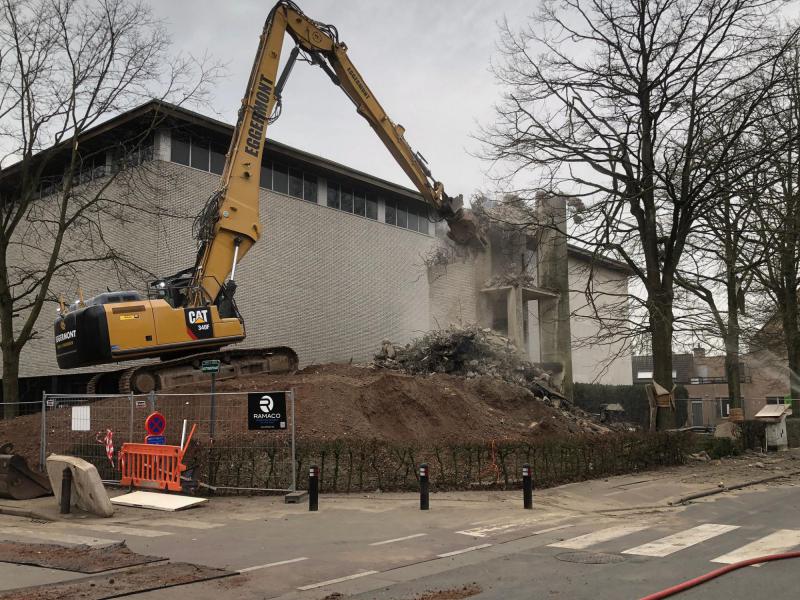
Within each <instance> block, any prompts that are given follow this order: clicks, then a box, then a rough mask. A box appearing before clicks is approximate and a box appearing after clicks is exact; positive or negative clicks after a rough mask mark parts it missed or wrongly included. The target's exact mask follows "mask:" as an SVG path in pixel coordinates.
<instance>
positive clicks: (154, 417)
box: [144, 411, 167, 445]
mask: <svg viewBox="0 0 800 600" xmlns="http://www.w3.org/2000/svg"><path fill="white" fill-rule="evenodd" d="M144 429H145V431H146V432H147V435H146V436H145V438H144V443H145V444H156V445H164V444H166V443H167V436H165V435H164V432H165V431H166V429H167V419H166V418H165V417H164V415H162V414H161V413H160V412H158V411H155V412H152V413H150V414H149V415H148V416H147V418H146V419H145V420H144Z"/></svg>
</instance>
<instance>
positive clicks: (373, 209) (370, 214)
mask: <svg viewBox="0 0 800 600" xmlns="http://www.w3.org/2000/svg"><path fill="white" fill-rule="evenodd" d="M367 218H368V219H372V220H373V221H377V220H378V201H377V200H374V199H373V198H370V197H367Z"/></svg>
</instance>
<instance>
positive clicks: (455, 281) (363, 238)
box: [12, 102, 631, 397]
mask: <svg viewBox="0 0 800 600" xmlns="http://www.w3.org/2000/svg"><path fill="white" fill-rule="evenodd" d="M154 121H157V122H158V124H157V125H156V126H155V127H154V128H153V131H152V133H149V134H147V135H145V134H143V133H142V132H146V131H147V130H148V127H150V126H151V125H152V123H153V122H154ZM232 130H233V128H232V127H231V126H230V125H227V124H225V123H221V122H219V121H216V120H214V119H210V118H207V117H205V116H202V115H199V114H197V113H194V112H191V111H188V110H186V109H182V108H178V107H174V106H170V105H165V104H163V103H156V102H151V103H148V104H145V105H143V106H141V107H139V108H137V109H135V110H132V111H129V112H127V113H125V114H122V115H119V116H118V117H116V118H114V119H112V120H110V121H108V122H107V123H105V124H104V125H101V126H98V127H96V128H95V129H94V130H92V131H90V132H88V133H87V134H86V135H85V136H84V137H85V139H84V140H82V142H81V144H82V145H81V147H82V148H84V149H85V151H86V153H87V156H89V155H92V152H93V153H94V154H93V155H92V156H93V158H92V159H91V160H89V159H88V158H87V160H86V161H84V162H85V167H84V168H83V169H82V171H81V174H80V177H81V179H80V180H81V182H82V185H85V186H97V185H102V184H103V181H104V178H105V177H106V176H107V175H108V173H109V172H110V171H111V170H113V169H116V168H119V165H120V164H123V166H124V168H125V170H126V173H127V174H128V176H127V179H128V180H129V181H130V180H134V179H136V178H141V179H143V180H145V179H146V180H148V181H149V184H148V185H146V186H144V185H141V186H138V188H136V189H135V190H133V189H131V188H129V187H126V188H125V189H124V190H123V189H117V188H118V187H119V186H118V185H117V183H116V182H115V183H114V184H112V186H110V187H109V189H108V190H107V193H108V194H109V195H112V196H114V195H116V196H119V197H120V198H121V199H124V200H125V202H124V203H121V204H124V205H125V207H124V208H123V209H120V210H121V211H122V213H124V214H122V216H121V218H114V219H110V218H109V217H108V216H104V217H103V222H102V223H101V226H102V227H101V228H102V231H103V236H104V239H105V241H107V242H108V243H109V244H111V245H112V246H114V247H115V248H117V249H118V250H119V251H120V252H121V253H123V254H127V255H128V256H129V257H130V258H131V259H132V260H134V261H135V262H136V263H137V264H138V265H141V266H143V267H144V268H145V269H146V270H148V271H149V272H150V275H142V274H138V275H137V274H135V273H134V274H129V275H128V276H127V278H126V281H123V282H121V281H120V279H121V276H120V273H119V269H116V268H114V267H112V266H108V265H106V266H103V265H98V264H93V265H89V266H81V265H77V266H76V267H75V269H74V270H72V271H71V272H70V273H67V274H65V275H62V276H61V277H59V278H58V279H57V280H55V281H54V282H53V285H52V286H51V290H52V291H53V292H54V293H63V294H64V296H65V298H69V299H71V298H75V297H77V294H78V289H79V288H80V290H82V292H83V293H84V294H85V295H86V296H87V297H88V296H91V295H94V294H97V293H100V292H103V291H105V290H106V288H107V287H109V288H111V289H119V288H120V286H121V285H122V287H128V288H130V289H133V288H137V289H144V288H145V286H146V283H147V281H148V280H152V279H153V275H158V276H164V275H169V274H172V273H174V272H176V271H178V270H180V269H182V268H185V267H189V266H191V265H192V264H193V263H194V257H195V253H196V245H195V241H194V239H193V236H192V218H191V217H193V216H194V215H196V214H197V213H198V212H199V211H200V209H201V208H202V206H203V203H204V201H205V200H206V198H207V197H208V196H209V195H210V194H211V193H212V192H213V191H214V189H215V188H216V186H217V185H218V182H219V175H220V174H221V172H222V169H223V165H224V161H225V156H224V155H225V152H226V151H227V148H228V143H229V140H230V136H231V133H232ZM137 136H138V137H139V138H141V139H140V140H139V143H138V144H137V147H136V150H135V151H133V152H130V151H126V153H125V155H124V156H123V157H122V162H121V163H120V157H119V156H116V155H115V150H114V148H117V147H122V146H124V144H122V140H131V139H135V138H137ZM142 140H144V141H142ZM264 157H265V159H264V162H263V165H262V168H261V187H262V192H261V198H260V202H261V206H260V210H261V219H262V223H263V233H262V238H261V240H260V242H259V243H258V244H257V245H256V246H255V247H254V248H253V250H251V252H250V253H249V254H248V255H247V257H246V258H245V260H244V261H243V262H242V263H241V265H240V266H239V269H238V270H237V282H238V283H239V290H238V292H237V297H236V298H237V304H238V306H239V309H240V312H241V313H242V315H243V317H244V319H245V323H246V327H247V339H246V341H245V342H244V343H243V345H246V346H248V347H260V346H277V345H286V346H291V347H292V348H294V349H295V350H296V351H297V353H298V355H299V357H300V361H301V365H307V364H312V363H319V362H329V361H349V360H352V361H354V362H363V361H367V360H369V359H370V358H371V357H372V355H373V354H374V352H375V351H376V350H377V349H378V348H379V346H380V342H381V340H383V339H390V340H392V341H393V342H396V343H405V342H407V341H409V340H410V339H412V338H414V337H416V336H419V335H420V334H422V333H424V332H425V331H426V330H429V329H432V328H440V327H446V326H448V325H449V324H458V323H480V324H482V325H483V326H487V327H494V328H496V329H499V330H501V331H502V332H504V333H507V334H508V335H509V336H510V337H512V338H513V339H515V341H517V342H518V343H519V344H520V345H521V346H522V347H524V348H525V349H527V351H528V353H529V355H530V356H531V358H532V359H533V360H539V359H540V358H542V357H541V352H540V325H539V317H540V315H541V314H543V313H542V310H541V309H542V307H540V306H539V304H540V301H541V302H542V304H543V305H544V304H545V303H546V302H547V301H550V302H551V304H552V303H553V302H556V303H564V302H567V299H566V298H565V296H567V295H569V296H571V297H572V301H573V303H574V304H575V305H580V304H581V303H580V294H579V293H578V292H574V293H572V294H562V295H561V296H559V295H558V294H554V292H553V291H552V290H547V289H540V288H537V287H536V285H535V284H536V283H537V279H536V277H537V268H536V264H537V262H536V253H537V249H536V247H535V244H534V238H533V237H530V236H528V237H526V238H525V240H524V243H523V245H522V247H521V248H520V250H519V252H520V253H521V254H520V256H519V257H517V256H511V257H509V256H508V252H507V248H505V247H504V248H502V251H501V247H500V244H497V245H496V244H490V245H489V247H488V248H487V249H485V250H477V249H470V250H468V249H464V248H458V247H455V246H453V245H452V243H450V242H449V240H447V239H446V236H445V232H446V226H445V225H443V224H441V223H435V222H434V220H433V219H432V218H431V214H430V212H429V210H428V207H427V205H426V204H425V203H423V202H422V201H421V197H420V196H419V195H418V194H417V193H416V192H415V191H412V190H410V189H407V188H405V187H402V186H398V185H396V184H393V183H390V182H387V181H384V180H381V179H378V178H376V177H373V176H371V175H369V174H367V173H363V172H359V171H356V170H353V169H350V168H348V167H345V166H343V165H340V164H338V163H336V162H333V161H330V160H326V159H323V158H320V157H318V156H314V155H312V154H309V153H306V152H302V151H300V150H297V149H295V148H291V147H289V146H286V145H283V144H280V143H277V142H274V141H267V149H266V151H265V152H264ZM61 169H62V170H63V165H62V166H61ZM58 178H59V172H58V167H57V166H56V167H53V168H52V169H51V176H50V179H49V180H48V181H50V183H48V184H47V185H46V186H45V187H44V189H43V190H42V202H45V201H46V198H47V195H48V194H49V193H52V191H53V190H55V189H57V188H58ZM140 206H141V207H142V208H141V210H139V209H138V208H139V207H140ZM145 207H146V209H145ZM157 208H158V210H157ZM72 243H74V244H78V245H80V244H82V243H83V240H73V241H72ZM567 254H568V258H567V259H566V260H565V261H564V266H566V263H568V264H569V273H570V275H569V277H570V281H569V287H570V289H573V290H581V289H582V288H583V287H584V286H583V281H581V280H580V277H581V275H580V273H581V272H583V271H582V267H585V266H586V265H588V263H589V262H590V261H594V269H595V271H596V272H597V273H600V274H601V275H602V280H603V282H604V283H603V284H601V286H600V288H599V289H600V290H601V291H602V289H603V287H602V286H606V287H607V289H608V290H609V291H610V292H613V293H614V294H618V293H620V292H621V291H622V292H623V293H624V292H625V291H626V290H627V276H628V271H627V269H626V267H625V266H624V265H622V264H621V263H618V262H616V261H613V260H606V259H597V258H593V257H591V256H590V255H587V254H586V253H585V252H583V251H580V250H578V249H576V248H569V249H568V251H567ZM517 258H520V259H523V260H522V263H523V264H525V265H528V266H526V268H529V269H530V278H529V280H530V281H532V282H533V284H532V286H531V285H528V286H527V287H524V289H523V288H520V287H519V286H516V287H515V286H506V287H503V286H499V287H498V286H491V285H488V284H487V282H489V281H491V280H493V276H495V275H496V274H497V273H498V272H499V271H500V270H502V269H503V268H504V265H505V263H507V262H508V261H509V260H510V261H511V262H515V261H517ZM12 260H20V261H24V260H30V257H29V256H17V257H16V258H13V257H12ZM137 278H138V280H137ZM561 298H563V299H561ZM575 312H579V311H575ZM53 316H54V315H53V313H47V312H46V314H43V315H42V317H41V318H40V321H41V326H40V327H39V331H40V332H41V334H40V336H39V337H38V338H37V339H34V340H32V341H31V342H30V343H29V344H28V345H27V347H26V348H25V350H24V355H23V361H22V365H21V374H22V377H24V378H26V379H25V380H24V381H23V390H25V393H26V395H27V396H29V397H36V395H37V394H38V393H39V390H41V389H45V388H46V389H49V390H51V391H56V390H57V391H74V392H78V391H81V389H82V386H85V381H86V380H87V379H88V377H89V376H90V375H91V374H92V373H95V372H97V371H98V370H100V369H98V368H92V369H83V370H77V371H74V372H70V374H69V375H67V374H65V373H64V372H62V371H59V369H58V368H57V366H56V362H55V355H54V349H53V344H52V339H51V336H50V331H51V330H52V319H53ZM517 317H521V318H519V319H518V318H517ZM570 326H571V330H572V335H573V337H578V336H580V337H581V338H586V337H587V336H588V335H590V334H591V332H592V328H593V327H596V325H595V324H594V323H593V322H592V320H591V318H589V315H583V316H581V315H580V314H577V315H575V316H574V317H573V319H572V321H571V323H570ZM613 350H614V349H612V351H611V353H612V354H613ZM609 352H610V351H609V349H608V348H607V347H604V348H603V349H602V350H600V349H597V350H595V349H593V348H591V347H586V346H584V347H581V348H580V349H576V350H574V351H573V352H572V356H571V362H572V364H573V372H574V379H575V380H576V381H592V380H594V379H596V378H599V381H601V382H604V383H630V374H631V366H630V358H629V357H628V358H625V357H623V358H620V359H618V360H616V361H615V362H614V363H613V364H612V365H611V366H610V367H607V368H602V369H601V368H600V367H599V366H598V365H599V363H600V358H601V357H602V356H607V355H608V354H609ZM103 368H109V369H113V368H119V367H116V366H114V365H110V366H107V367H103Z"/></svg>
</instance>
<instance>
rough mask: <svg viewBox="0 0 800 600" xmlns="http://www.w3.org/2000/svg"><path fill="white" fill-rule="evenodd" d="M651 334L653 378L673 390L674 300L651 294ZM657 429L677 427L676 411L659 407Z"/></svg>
mask: <svg viewBox="0 0 800 600" xmlns="http://www.w3.org/2000/svg"><path fill="white" fill-rule="evenodd" d="M649 311H650V335H651V339H652V342H651V343H652V347H653V380H654V381H655V382H656V383H658V384H659V385H660V386H662V387H664V388H665V389H666V390H667V391H672V329H673V325H672V324H673V322H674V321H673V315H672V302H671V301H670V300H669V299H665V298H663V296H659V295H655V294H651V300H650V302H649ZM656 410H657V413H656V429H657V430H658V431H664V430H665V429H672V428H674V427H675V411H674V410H673V409H672V408H671V407H670V408H667V407H663V408H662V407H658V408H657V409H656Z"/></svg>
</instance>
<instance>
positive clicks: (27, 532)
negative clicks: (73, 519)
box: [0, 527, 119, 546]
mask: <svg viewBox="0 0 800 600" xmlns="http://www.w3.org/2000/svg"><path fill="white" fill-rule="evenodd" d="M2 535H11V536H18V537H24V538H32V539H35V540H43V541H45V542H48V543H53V542H61V543H62V544H74V545H76V546H77V545H86V546H108V545H109V544H117V543H119V540H107V539H104V538H97V537H85V536H82V535H70V534H68V533H59V532H58V531H54V530H53V529H24V528H21V527H3V528H0V536H2Z"/></svg>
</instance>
